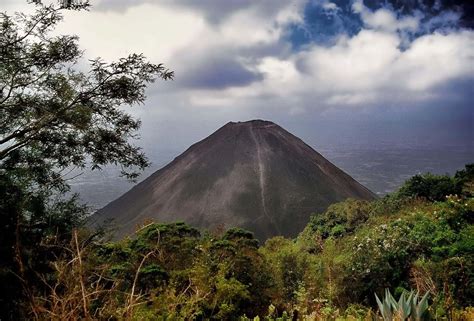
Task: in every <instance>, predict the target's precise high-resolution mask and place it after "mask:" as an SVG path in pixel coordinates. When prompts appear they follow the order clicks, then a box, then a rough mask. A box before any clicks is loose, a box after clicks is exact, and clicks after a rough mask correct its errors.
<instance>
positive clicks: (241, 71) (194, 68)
mask: <svg viewBox="0 0 474 321" xmlns="http://www.w3.org/2000/svg"><path fill="white" fill-rule="evenodd" d="M234 58H235V57H233V56H230V55H227V54H223V55H220V56H217V55H216V56H210V57H209V56H207V57H205V58H203V59H201V60H199V61H198V62H196V63H194V64H189V65H188V66H191V67H189V68H187V69H183V70H182V73H181V75H182V77H181V78H179V79H177V80H176V83H177V85H178V86H183V87H187V88H198V89H224V88H227V87H234V86H245V85H249V84H250V83H252V82H254V81H258V80H262V75H260V74H258V73H256V72H253V71H250V70H249V69H247V68H246V67H245V66H243V65H242V64H241V63H240V62H238V61H236V60H235V59H234ZM178 69H179V67H178ZM178 72H179V70H178Z"/></svg>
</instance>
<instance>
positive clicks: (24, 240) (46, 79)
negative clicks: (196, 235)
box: [0, 1, 173, 320]
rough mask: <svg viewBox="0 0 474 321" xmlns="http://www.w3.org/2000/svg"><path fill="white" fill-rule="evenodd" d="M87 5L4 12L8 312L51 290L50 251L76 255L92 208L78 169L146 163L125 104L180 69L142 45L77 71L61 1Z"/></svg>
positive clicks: (1, 100)
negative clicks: (73, 188) (158, 60)
mask: <svg viewBox="0 0 474 321" xmlns="http://www.w3.org/2000/svg"><path fill="white" fill-rule="evenodd" d="M87 7H88V4H87V3H86V2H84V3H82V2H80V1H61V2H60V4H59V6H55V5H42V4H41V2H40V1H36V12H35V13H34V14H32V15H25V14H21V13H17V14H15V15H8V14H7V13H4V12H2V13H0V189H1V192H2V194H1V195H2V200H1V202H0V212H1V216H0V223H1V224H2V228H3V229H2V233H1V235H0V253H1V255H2V256H1V257H2V260H0V283H1V284H6V288H5V290H4V291H1V292H2V293H1V294H0V318H2V319H7V320H8V319H18V314H19V313H20V311H24V309H23V308H22V305H23V304H26V302H31V301H33V297H34V295H35V293H34V292H35V291H43V290H45V289H44V284H43V283H44V282H42V281H41V280H39V279H38V274H40V275H44V274H47V272H48V271H49V272H51V273H52V272H53V271H54V268H52V267H51V266H50V265H51V264H50V263H51V261H54V260H60V259H63V257H64V256H66V257H67V256H68V255H69V254H68V253H65V252H64V251H65V248H66V245H67V244H68V242H69V240H70V237H71V232H72V230H73V229H74V228H78V227H80V226H81V225H82V223H83V218H84V216H85V215H86V213H87V211H88V209H87V208H86V207H85V206H81V205H79V203H78V201H77V197H76V196H72V197H71V196H67V195H66V193H67V192H68V191H69V187H68V184H67V182H68V179H70V178H71V176H72V174H71V172H72V171H73V170H74V169H76V168H79V169H83V168H85V167H90V168H92V169H99V168H100V167H101V166H103V165H106V164H115V165H120V166H121V168H122V172H123V174H124V175H125V176H127V177H128V178H134V177H136V175H137V169H138V170H140V169H142V168H144V167H145V166H147V164H148V162H147V160H146V158H145V156H144V154H143V153H142V152H141V150H140V149H139V148H138V147H136V146H134V145H133V144H131V143H130V140H131V139H133V138H134V137H135V132H136V130H137V129H138V128H139V126H140V122H139V121H138V120H136V119H134V118H133V117H131V116H130V115H128V114H127V113H126V112H125V111H124V110H123V109H122V106H124V105H130V106H131V105H136V104H140V103H143V102H144V100H145V87H146V85H147V84H148V83H150V82H153V81H154V80H155V78H161V79H165V80H166V79H171V78H172V76H173V73H172V72H170V71H168V70H167V69H166V68H165V67H164V66H163V65H161V64H159V65H156V64H152V63H149V62H147V61H146V59H145V57H143V56H142V55H139V54H131V55H130V56H128V57H126V58H123V59H120V60H119V61H117V62H112V63H106V62H104V61H102V60H101V59H99V58H97V59H95V60H92V61H91V62H90V68H89V70H85V71H79V70H80V68H79V67H78V63H79V62H81V63H82V62H83V61H81V59H82V51H81V50H80V49H79V45H78V38H77V36H74V35H57V34H55V33H54V29H55V27H56V26H57V25H58V23H60V22H61V20H62V19H63V16H62V11H63V10H66V9H68V10H83V9H87ZM82 69H84V68H82ZM91 237H93V236H91ZM22 318H24V319H25V318H28V316H22Z"/></svg>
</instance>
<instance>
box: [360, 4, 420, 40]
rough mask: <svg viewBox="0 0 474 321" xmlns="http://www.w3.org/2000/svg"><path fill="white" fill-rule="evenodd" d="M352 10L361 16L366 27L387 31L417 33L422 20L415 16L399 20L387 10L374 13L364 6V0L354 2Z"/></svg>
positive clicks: (383, 9)
mask: <svg viewBox="0 0 474 321" xmlns="http://www.w3.org/2000/svg"><path fill="white" fill-rule="evenodd" d="M352 10H353V11H354V12H356V13H358V14H360V16H361V19H362V21H363V22H364V25H365V26H366V27H368V28H371V29H380V30H385V31H397V30H402V31H412V32H414V31H417V30H418V28H419V24H420V18H421V17H420V15H416V16H415V15H413V16H406V17H402V18H400V19H398V18H397V16H396V15H395V13H394V12H393V11H391V10H388V9H386V8H381V9H378V10H376V11H374V12H373V11H371V10H370V9H369V8H367V7H366V6H365V5H364V3H363V1H362V0H356V1H354V3H353V4H352Z"/></svg>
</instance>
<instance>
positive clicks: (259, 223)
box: [93, 120, 375, 240]
mask: <svg viewBox="0 0 474 321" xmlns="http://www.w3.org/2000/svg"><path fill="white" fill-rule="evenodd" d="M349 197H352V198H357V199H365V200H370V199H373V198H374V197H375V196H374V194H373V193H372V192H371V191H369V190H368V189H367V188H365V187H364V186H362V185H361V184H359V183H358V182H356V181H355V180H354V179H353V178H351V177H350V176H349V175H347V174H346V173H344V172H343V171H342V170H340V169H339V168H337V167H336V166H334V165H333V164H331V163H330V162H329V161H328V160H326V159H325V158H324V157H323V156H321V155H320V154H319V153H317V152H316V151H315V150H314V149H312V148H311V147H310V146H308V145H306V144H305V143H304V142H303V141H302V140H301V139H299V138H297V137H296V136H294V135H292V134H290V133H288V132H287V131H286V130H284V129H283V128H281V127H280V126H278V125H276V124H274V123H272V122H268V121H262V120H253V121H248V122H238V123H234V122H230V123H228V124H226V125H225V126H223V127H221V128H220V129H219V130H217V131H216V132H215V133H213V134H212V135H210V136H209V137H207V138H205V139H204V140H202V141H200V142H198V143H196V144H194V145H192V146H191V147H190V148H189V149H187V150H186V151H185V152H184V153H183V154H181V155H180V156H178V157H176V158H175V159H174V160H173V161H172V162H171V163H170V164H168V165H167V166H165V167H163V168H162V169H160V170H158V171H156V172H155V173H154V174H152V175H151V176H150V177H148V178H147V179H146V180H144V181H143V182H141V183H140V184H138V185H136V186H135V187H134V188H132V189H131V190H130V191H129V192H127V193H125V194H124V195H122V196H121V197H120V198H118V199H117V200H115V201H113V202H111V203H110V204H108V205H107V206H105V207H104V208H103V209H101V210H99V211H98V212H97V213H96V214H95V215H94V216H93V220H94V221H95V222H96V223H100V222H104V221H105V220H110V219H113V221H114V223H115V225H116V227H117V236H118V237H121V236H123V235H126V234H129V233H131V232H133V231H134V229H135V228H136V226H138V225H140V224H142V223H143V222H144V221H146V220H149V219H152V220H155V221H161V222H172V221H180V220H181V221H185V222H186V223H189V224H191V225H193V226H196V227H199V228H203V229H215V228H229V227H234V226H238V227H243V228H245V229H248V230H251V231H253V232H254V233H255V235H256V236H257V237H258V238H259V239H261V240H264V239H266V238H268V237H271V236H274V235H284V236H291V237H293V236H295V235H297V233H299V232H300V231H301V230H302V229H303V227H304V226H305V225H306V224H307V222H308V219H309V216H310V214H311V213H314V212H321V211H323V210H324V209H326V208H327V207H328V206H329V205H330V204H332V203H334V202H338V201H341V200H344V199H346V198H349Z"/></svg>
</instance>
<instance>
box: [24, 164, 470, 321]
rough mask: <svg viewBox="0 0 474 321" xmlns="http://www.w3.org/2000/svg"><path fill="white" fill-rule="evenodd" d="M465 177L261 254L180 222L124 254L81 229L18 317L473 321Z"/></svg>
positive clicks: (344, 206) (143, 236)
mask: <svg viewBox="0 0 474 321" xmlns="http://www.w3.org/2000/svg"><path fill="white" fill-rule="evenodd" d="M469 168H472V167H471V165H468V166H466V170H464V171H459V172H458V173H457V174H456V175H455V177H457V178H456V179H459V180H460V181H462V182H463V185H462V186H461V191H462V193H461V194H459V195H446V196H445V197H444V199H443V200H441V201H432V200H430V199H428V198H422V197H419V195H418V194H417V193H414V194H412V195H409V194H407V193H406V190H407V185H408V186H410V188H416V186H415V185H416V184H415V183H414V180H413V179H411V180H409V181H408V182H407V183H406V185H405V186H403V187H402V188H401V189H400V191H399V192H397V193H393V194H391V195H388V196H386V197H384V198H382V199H379V200H376V201H374V202H361V201H355V200H351V199H349V200H347V201H345V202H341V203H338V204H335V205H333V206H331V207H330V208H328V210H327V211H325V212H324V213H318V214H315V215H314V217H313V218H312V220H311V222H309V224H308V225H307V227H306V229H305V230H304V231H302V233H301V234H300V235H299V236H298V237H297V238H296V239H293V240H292V239H285V238H283V237H274V238H272V239H269V240H267V241H266V242H265V244H263V245H260V246H259V244H258V241H257V240H256V239H255V238H254V237H253V235H252V233H250V232H248V231H245V230H242V229H239V228H233V229H230V230H228V231H226V232H223V233H222V234H210V233H202V232H200V231H198V230H196V229H194V228H192V227H190V226H188V225H186V224H184V223H179V222H178V223H173V224H159V223H149V224H147V225H145V226H143V227H141V228H139V229H138V230H137V232H136V233H135V234H134V235H133V236H131V237H129V238H126V239H124V240H122V241H119V242H107V241H104V239H103V238H94V237H91V236H90V234H89V233H88V232H87V231H79V230H77V229H74V230H73V231H72V237H71V241H70V243H69V244H64V243H62V246H63V248H64V249H65V250H64V251H62V252H61V255H60V256H59V257H56V258H53V259H51V260H50V261H49V265H50V267H51V269H49V270H44V271H42V273H41V278H40V279H41V280H42V283H41V284H31V286H30V289H31V291H32V301H31V302H30V301H25V302H23V304H24V305H22V307H23V309H24V313H25V315H29V316H36V317H37V318H38V319H50V318H52V319H58V320H60V319H61V320H62V319H67V318H68V317H70V315H71V314H72V315H74V317H75V318H89V319H117V320H122V319H128V320H294V319H300V320H382V319H383V320H427V319H429V318H432V319H436V320H470V319H472V317H473V315H474V310H473V308H472V306H473V304H474V291H473V289H474V274H473V271H474V255H473V254H474V226H473V213H474V198H473V190H472V189H471V186H472V176H467V175H468V173H469V171H468V169H469ZM421 177H422V178H423V179H424V178H430V179H431V178H432V177H433V176H432V175H430V174H426V175H422V176H421ZM447 179H452V178H450V177H447V176H443V177H439V181H440V182H445V181H446V180H447ZM453 188H455V189H456V191H459V189H458V188H459V187H458V186H455V187H453ZM448 192H451V191H448ZM336 226H338V228H335V227H336ZM388 289H392V290H393V291H394V294H393V295H392V294H391V293H390V291H389V290H388ZM26 313H30V314H26Z"/></svg>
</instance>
